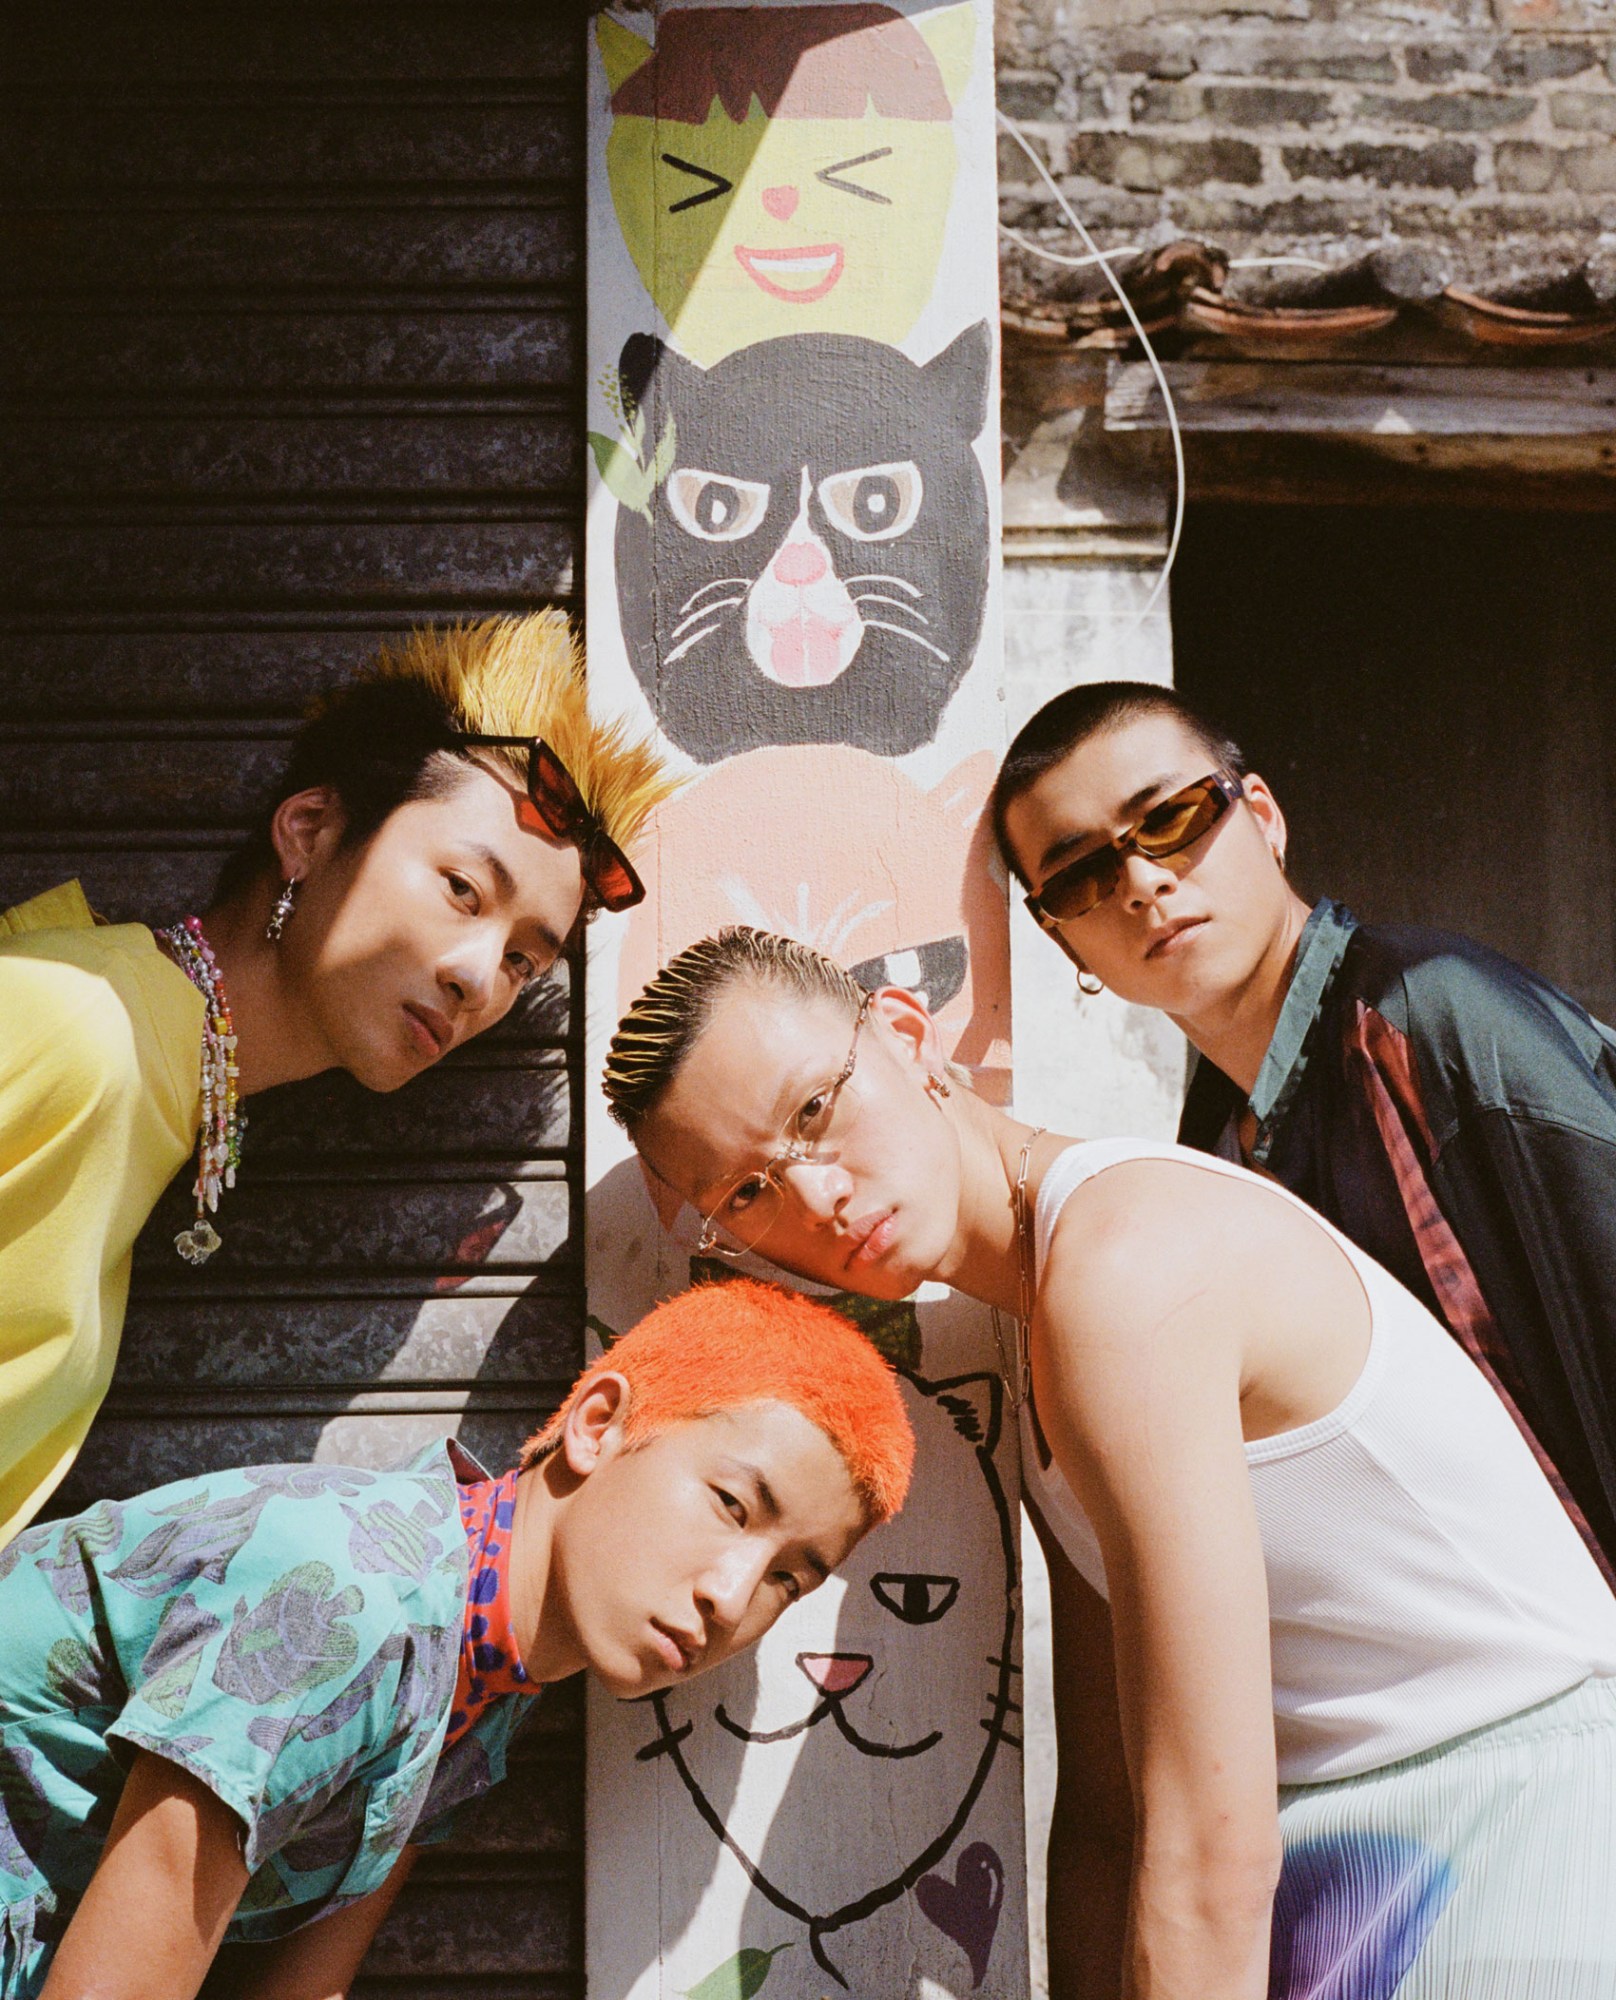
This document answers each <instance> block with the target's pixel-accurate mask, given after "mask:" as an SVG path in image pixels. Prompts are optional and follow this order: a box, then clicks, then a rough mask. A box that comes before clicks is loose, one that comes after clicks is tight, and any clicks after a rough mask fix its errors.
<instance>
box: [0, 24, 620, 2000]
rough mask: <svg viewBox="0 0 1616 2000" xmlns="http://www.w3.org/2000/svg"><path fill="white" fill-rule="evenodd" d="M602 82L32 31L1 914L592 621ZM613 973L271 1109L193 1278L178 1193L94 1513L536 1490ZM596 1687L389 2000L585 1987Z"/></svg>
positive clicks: (496, 38) (136, 899) (0, 469)
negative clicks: (392, 673)
mask: <svg viewBox="0 0 1616 2000" xmlns="http://www.w3.org/2000/svg"><path fill="white" fill-rule="evenodd" d="M583 47H584V42H583V33H582V15H581V11H580V10H578V9H576V8H574V7H573V6H571V5H568V6H560V5H556V4H554V0H550V4H546V5H542V6H540V7H537V8H535V7H532V6H512V5H505V4H498V0H462V3H461V4H457V5H455V6H453V7H446V6H443V5H442V4H436V5H418V4H414V0H390V3H389V4H385V5H379V4H368V0H325V4H322V5H318V6H290V5H277V4H259V5H256V6H254V7H253V8H251V9H250V10H249V9H246V8H235V7H230V8H225V7H214V6H185V5H180V6H175V5H158V4H156V0H120V4H117V5H109V6H105V7H100V6H87V5H76V4H66V5H62V4H55V5H40V4H28V5H15V6H13V7H12V8H10V9H9V10H8V12H7V14H6V17H5V20H4V23H3V25H0V105H3V110H0V177H3V180H4V183H5V186H6V190H7V195H8V200H7V204H6V213H5V216H4V219H3V220H0V243H3V246H4V260H5V261H4V268H5V271H6V274H7V275H6V284H5V297H4V299H3V301H0V426H3V444H0V499H3V504H4V509H5V526H4V530H3V534H4V541H3V548H0V634H3V636H0V647H3V652H0V690H3V708H0V713H3V742H0V900H4V901H12V900H15V899H16V898H18V897H20V896H24V895H27V894H30V893H32V892H33V891H34V890H37V889H40V888H43V887H46V886H48V885H49V884H50V883H52V882H55V881H57V880H60V879H61V878H62V877H64V876H67V875H72V874H77V875H79V876H81V877H82V878H83V880H84V883H85V886H86V888H87V890H88V892H89V894H90V897H91V900H92V902H93V903H94V904H95V905H96V906H97V907H98V908H99V909H101V910H102V911H104V912H106V913H107V914H108V915H110V916H113V917H139V918H140V919H142V920H144V921H159V920H162V919H165V918H168V917H171V916H173V915H175V914H177V913H179V912H181V911H184V910H187V909H197V908H199V907H201V905H202V904H203V902H204V901H205V899H206V896H207V894H208V890H209V887H210V885H211V882H212V880H213V876H214V873H215V870H216V868H217V866H218V863H219V859H220V857H221V855H222V854H223V853H224V851H225V850H226V849H227V848H228V847H229V846H230V845H231V844H232V842H233V841H234V839H235V838H236V837H237V835H238V833H239V831H240V829H241V828H242V826H243V823H244V820H245V817H246V815H247V813H248V811H249V810H250V807H251V805H252V802H253V801H254V800H255V798H256V797H257V795H258V794H259V792H260V790H261V788H262V786H263V784H264V782H265V780H266V779H267V778H268V776H269V775H270V774H271V773H272V771H273V770H274V769H275V767H276V764H277V762H278V760H279V758H280V756H281V754H282V749H283V746H284V744H285V742H286V740H287V738H288V736H289V734H290V732H291V730H292V728H293V726H294V723H295V720H296V717H297V716H298V714H299V713H300V712H301V710H302V708H303V706H304V705H305V703H306V702H307V701H308V700H309V698H310V697H311V696H313V695H314V694H316V693H317V692H318V691H319V690H320V689H322V688H323V687H326V686H328V685H330V684H332V683H333V682H335V681H338V680H340V679H342V678H343V677H344V676H345V675H346V674H348V673H349V672H350V671H351V670H352V668H353V667H354V666H355V665H356V664H357V663H359V662H360V661H362V660H363V659H364V658H365V656H366V655H367V654H368V653H369V652H370V650H371V648H372V647H373V645H374V643H375V641H376V639H377V638H378V637H379V636H380V635H382V634H384V633H389V632H394V631H398V630H400V629H402V628H404V627H406V626H408V625H409V624H411V623H415V622H420V621H425V620H435V619H446V618H452V617H456V616H461V615H466V614H470V613H476V612H483V611H497V610H514V609H522V608H526V607H529V606H532V605H535V604H541V603H545V602H554V601H563V602H565V601H568V600H569V598H570V595H571V593H572V590H573V579H574V574H575V557H576V552H577V549H578V546H579V543H580V540H581V535H582V525H583V523H582V465H583V439H582V436H581V405H582V397H581V393H580V391H581V376H582V366H583V363H582V355H583V326H582V264H583V249H582V244H583V200H584V197H583V179H582V105H583V90H582V81H581V65H582V59H583ZM578 971H579V968H578V967H576V966H574V967H570V968H562V969H561V971H560V972H559V973H558V975H557V976H556V977H555V978H554V979H552V980H551V981H549V982H548V983H547V984H546V985H545V986H544V987H543V989H542V990H541V991H539V992H538V993H537V994H535V996H534V997H533V1001H532V1004H531V1005H529V1006H527V1007H526V1008H525V1009H524V1010H523V1012H522V1014H521V1017H520V1018H519V1019H513V1020H511V1021H510V1022H508V1023H506V1024H505V1025H504V1026H503V1027H502V1028H501V1029H500V1030H499V1031H498V1032H497V1033H495V1034H492V1035H490V1036H488V1037H487V1038H486V1039H485V1040H483V1041H480V1042H478V1043H476V1044H473V1046H472V1047H471V1048H470V1049H469V1050H468V1051H466V1052H465V1054H464V1055H463V1056H462V1057H460V1058H456V1059H452V1060H451V1062H449V1063H447V1064H445V1065H444V1067H443V1069H442V1070H441V1071H436V1072H434V1073H432V1074H431V1075H429V1076H426V1077H424V1078H422V1079H421V1081H420V1082H419V1083H418V1084H417V1085H415V1086H413V1087H411V1088H410V1089H408V1090H405V1091H402V1092H400V1093H399V1094H398V1095H396V1096H393V1097H388V1098H372V1097H367V1096H366V1095H365V1094H364V1093H362V1092H360V1091H359V1090H357V1089H355V1088H352V1087H350V1086H349V1084H348V1080H347V1079H346V1078H342V1077H339V1078H335V1079H322V1080H319V1081H317V1082H315V1083H313V1084H310V1085H307V1086H301V1087H297V1088H295V1089H291V1090H288V1091H285V1092H283V1093H277V1094H272V1095H271V1096H270V1097H266V1098H264V1099H262V1100H260V1101H258V1102H256V1103H254V1104H253V1105H252V1106H251V1107H250V1113H251V1120H250V1122H251V1130H250V1134H249V1137H248V1141H247V1157H246V1165H245V1169H244V1174H243V1179H242V1184H241V1186H240V1188H239V1189H238V1190H237V1191H236V1193H235V1194H234V1195H233V1196H231V1197H230V1198H229V1202H228V1210H227V1211H226V1212H224V1213H222V1214H221V1223H222V1226H223V1230H224V1236H225V1249H224V1250H223V1251H222V1252H221V1253H220V1254H219V1256H218V1257H217V1258H216V1259H215V1260H214V1261H213V1262H212V1263H211V1264H210V1265H209V1266H208V1267H207V1269H206V1271H205V1272H200V1273H199V1272H193V1271H190V1270H188V1269H186V1268H185V1267H184V1266H182V1265H181V1264H180V1262H179V1260H178V1259H177V1258H176V1257H175V1255H174V1253H173V1251H172V1249H171V1247H170V1241H171V1238H172V1236H173V1233H174V1230H175V1229H176V1227H178V1226H180V1221H179V1218H180V1217H181V1216H182V1214H183V1212H184V1207H185V1199H184V1194H183V1188H184V1186H185V1184H186V1179H185V1177H182V1180H181V1182H180V1183H179V1184H177V1186H176V1188H175V1189H174V1190H172V1191H171V1193H170V1196H169V1198H168V1200H167V1202H166V1203H165V1205H164V1206H163V1208H162V1209H161V1210H160V1211H159V1214H158V1216H157V1218H156V1219H155V1220H154V1223H153V1225H152V1227H151V1228H150V1229H149V1230H148V1232H147V1235H146V1237H145V1238H144V1239H143V1242H142V1244H141V1246H140V1249H139V1252H138V1253H137V1279H136V1296H135V1298H134V1301H133V1303H132V1307H131V1311H130V1315H129V1321H128V1327H127V1331H126V1334H125V1341H124V1353H123V1361H122V1365H121V1366H120V1369H119V1372H118V1377H117V1381H116V1384H115V1387H114V1390H113V1393H112V1396H111V1397H110V1398H109V1400H108V1403H107V1405H106V1408H105V1411H104V1413H103V1416H102V1418H101V1420H100V1421H99V1422H98V1424H97V1425H96V1427H95V1430H94V1431H93V1433H92V1435H91V1438H90V1441H89V1443H88V1445H87V1447H86V1450H85V1452H84V1454H83V1457H82V1459H81V1461H80V1463H79V1465H78V1466H77V1468H76V1469H75V1472H74V1474H73V1475H72V1479H71V1482H70V1485H69V1487H68V1489H67V1490H66V1492H65V1493H64V1495H63V1496H62V1497H63V1504H64V1505H65V1506H68V1507H72V1506H77V1505H81V1504H83V1503H84V1502H85V1501H86V1500H88V1499H89V1498H91V1497H93V1496H96V1495H99V1494H121V1493H127V1492H131V1491H135V1490H138V1489H139V1488H141V1487H143V1486H147V1485H151V1484H153V1483H155V1482H157V1481H160V1480H163V1479H168V1478H173V1477H176V1476H179V1475H181V1474H184V1473H187V1472H192V1471H197V1470H201V1469H204V1468H206V1467H208V1466H213V1465H224V1464H236V1463H244V1462H250V1461H252V1460H254V1459H272V1458H279V1457H289V1458H297V1457H306V1456H310V1455H312V1454H314V1453H315V1452H316V1451H318V1452H319V1453H320V1455H321V1456H323V1457H326V1458H328V1459H330V1458H343V1457H358V1458H360V1459H362V1460H364V1461H368V1462H382V1461H386V1460H388V1459H390V1458H396V1457H397V1456H399V1455H400V1454H401V1453H403V1452H404V1451H407V1450H408V1449H410V1448H411V1447H412V1446H413V1444H414V1443H415V1442H416V1441H417V1440H418V1439H424V1438H425V1437H426V1436H429V1435H431V1434H433V1433H435V1432H438V1431H441V1430H444V1429H449V1428H454V1427H458V1428H459V1430H460V1432H461V1435H462V1436H463V1437H464V1438H465V1439H466V1441H467V1442H468V1443H469V1444H470V1445H471V1446H472V1447H473V1449H476V1450H479V1451H481V1452H482V1453H484V1454H485V1455H486V1456H487V1457H488V1458H489V1459H490V1460H491V1461H492V1462H502V1461H504V1460H505V1458H506V1457H507V1456H508V1454H509V1452H510V1450H511V1448H512V1446H513V1445H514V1444H515V1442H516V1441H517V1440H518V1439H519V1438H520V1437H521V1436H522V1435H524V1434H525V1432H526V1431H527V1429H529V1428H530V1427H531V1426H532V1424H533V1423H534V1421H535V1420H536V1418H537V1417H538V1415H539V1414H540V1413H541V1412H542V1411H544V1410H546V1409H548V1408H550V1407H552V1406H553V1405H554V1403H555V1401H556V1400H557V1398H558V1393H559V1390H560V1388H561V1386H562V1385H563V1384H564V1382H565V1381H566V1380H567V1379H568V1378H569V1376H570V1374H571V1372H572V1371H573V1369H574V1368H575V1367H576V1365H577V1363H578V1359H579V1356H580V1354H581V1348H582V1316H583V1305H582V1280H581V1270H580V1264H579V1258H578V1249H577V1245H578V1237H579V1228H578V1214H579V1209H578V1203H579V1199H580V1168H581V1158H580V1146H581V1137H580V1134H581V1125H580V1122H579V1118H578V1115H577V1091H578V1080H579V1071H580V1033H579V1024H580V1012H581V1010H580V1009H579V1008H578V1007H577V1006H576V1005H575V1001H574V981H575V979H576V978H577V974H578ZM575 1693H576V1691H575V1690H566V1691H563V1692H562V1693H561V1694H560V1695H558V1696H555V1697H552V1698H550V1699H549V1700H547V1702H546V1703H545V1706H544V1710H543V1712H542V1714H541V1718H540V1722H539V1724H538V1726H537V1728H536V1729H535V1730H534V1731H532V1732H530V1734H529V1736H528V1738H527V1747H526V1749H525V1751H524V1753H523V1756H522V1760H521V1763H520V1766H519V1768H518V1769H517V1771H516V1773H515V1775H514V1777H513V1780H512V1782H511V1783H510V1784H509V1785H507V1786H506V1787H505V1788H504V1790H503V1792H502V1793H500V1794H496V1796H495V1797H494V1799H493V1800H491V1801H490V1802H489V1806H488V1809H487V1810H485V1811H484V1812H483V1813H482V1814H481V1815H480V1816H478V1817H477V1818H476V1819H475V1821H474V1822H473V1823H471V1824H470V1825H469V1826H468V1830H467V1836H466V1840H465V1842H464V1843H463V1844H462V1846H461V1848H460V1850H459V1851H458V1853H457V1854H456V1855H455V1856H450V1857H445V1856H443V1855H442V1853H441V1851H440V1853H439V1854H438V1855H437V1856H435V1857H434V1858H433V1859H432V1860H430V1861H429V1862H428V1863H427V1865H426V1866H425V1867H424V1868H423V1869H422V1871H421V1874H420V1877H419V1878H418V1880H417V1882H416V1883H415V1884H414V1885H412V1888H411V1891H410V1894H409V1895H408V1897H407V1898H406V1899H405V1900H404V1902H403V1903H402V1904H401V1906H400V1909H399V1911H398V1912H397V1913H396V1915H395V1917H394V1918H393V1920H392V1921H391V1922H390V1923H389V1925H388V1927H387V1929H386V1931H385V1932H384V1933H383V1938H382V1940H381V1942H380V1943H379V1944H378V1946H377V1948H376V1950H375V1952H373V1954H372V1959H371V1964H370V1969H369V1972H368V1974H367V1977H366V1979H365V1980H364V1981H363V1982H362V1984H361V1987H360V1989H359V1990H361V1991H365V1992H375V1993H381V1992H386V1993H388V1994H390V1995H398V1996H400V2000H402V1996H405V1995H410V1996H420V2000H428V1996H438V1995H449V1994H452V1993H462V1992H468V1993H469V1992H472V1991H475V1992H477V1993H478V1994H480V1995H483V1996H487V2000H496V1996H502V1995H517V1994H521V1995H535V1996H537V1995H544V1996H552V1995H554V1996H560V1995H573V1994H577V1993H579V1992H581V1990H582V1983H583V1981H582V1966H581V1902H582V1859H581V1841H582V1785H583V1780H582V1745H581V1723H580V1704H579V1703H578V1701H577V1700H576V1698H575ZM462 1885H464V1890H465V1893H460V1894H457V1890H459V1889H461V1887H462ZM215 1983H221V1982H218V1981H216V1982H215ZM222 1983H223V1984H226V1985H227V1984H228V1972H225V1974H224V1975H223V1979H222Z"/></svg>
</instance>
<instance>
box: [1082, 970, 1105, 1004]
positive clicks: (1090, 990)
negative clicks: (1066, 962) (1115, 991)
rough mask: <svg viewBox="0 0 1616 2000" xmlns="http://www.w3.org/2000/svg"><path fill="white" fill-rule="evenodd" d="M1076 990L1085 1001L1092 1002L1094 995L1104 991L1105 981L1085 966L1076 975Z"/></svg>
mask: <svg viewBox="0 0 1616 2000" xmlns="http://www.w3.org/2000/svg"><path fill="white" fill-rule="evenodd" d="M1077 990H1078V992H1079V993H1081V994H1082V995H1083V997H1084V998H1085V999H1086V1000H1092V999H1093V998H1094V996H1095V994H1096V993H1103V992H1104V991H1105V981H1104V980H1103V979H1102V978H1101V977H1100V975H1099V974H1098V973H1097V972H1090V970H1089V969H1088V967H1087V966H1086V965H1085V966H1084V967H1083V968H1082V970H1081V971H1080V972H1079V973H1078V975H1077Z"/></svg>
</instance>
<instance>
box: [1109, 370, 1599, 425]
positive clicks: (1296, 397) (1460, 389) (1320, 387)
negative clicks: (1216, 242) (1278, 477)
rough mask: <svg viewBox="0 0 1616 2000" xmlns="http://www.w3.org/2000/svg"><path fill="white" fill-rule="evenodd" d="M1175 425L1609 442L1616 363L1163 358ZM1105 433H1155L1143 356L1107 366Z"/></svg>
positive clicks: (1157, 410)
mask: <svg viewBox="0 0 1616 2000" xmlns="http://www.w3.org/2000/svg"><path fill="white" fill-rule="evenodd" d="M1165 373H1166V376H1167V382H1168V386H1169V388H1170V389H1171V391H1172V396H1173V403H1174V406H1175V408H1176V409H1177V412H1178V421H1179V426H1180V428H1181V430H1183V431H1184V432H1185V433H1186V434H1189V433H1194V432H1202V433H1212V432H1223V433H1235V434H1248V435H1249V434H1259V435H1266V436H1278V437H1357V438H1374V439H1385V440H1390V439H1396V438H1500V439H1503V438H1584V439H1590V438H1606V437H1609V438H1616V368H1457V367H1397V366H1386V365H1381V366H1373V365H1368V364H1362V363H1360V364H1356V365H1354V364H1351V363H1341V362H1312V363H1296V362H1289V363H1286V362H1260V361H1258V362H1252V361H1227V362H1226V361H1179V362H1169V363H1168V364H1167V365H1166V369H1165ZM1105 426H1106V429H1107V430H1108V431H1162V430H1166V429H1167V428H1168V424H1167V412H1166V409H1165V407H1164V404H1163V401H1162V395H1161V390H1160V388H1159V387H1158V385H1157V382H1156V378H1155V374H1154V372H1153V371H1152V369H1151V368H1150V366H1149V364H1148V363H1147V362H1143V361H1120V362H1113V363H1112V365H1111V373H1110V379H1109V381H1108V384H1107V388H1106V398H1105Z"/></svg>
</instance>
